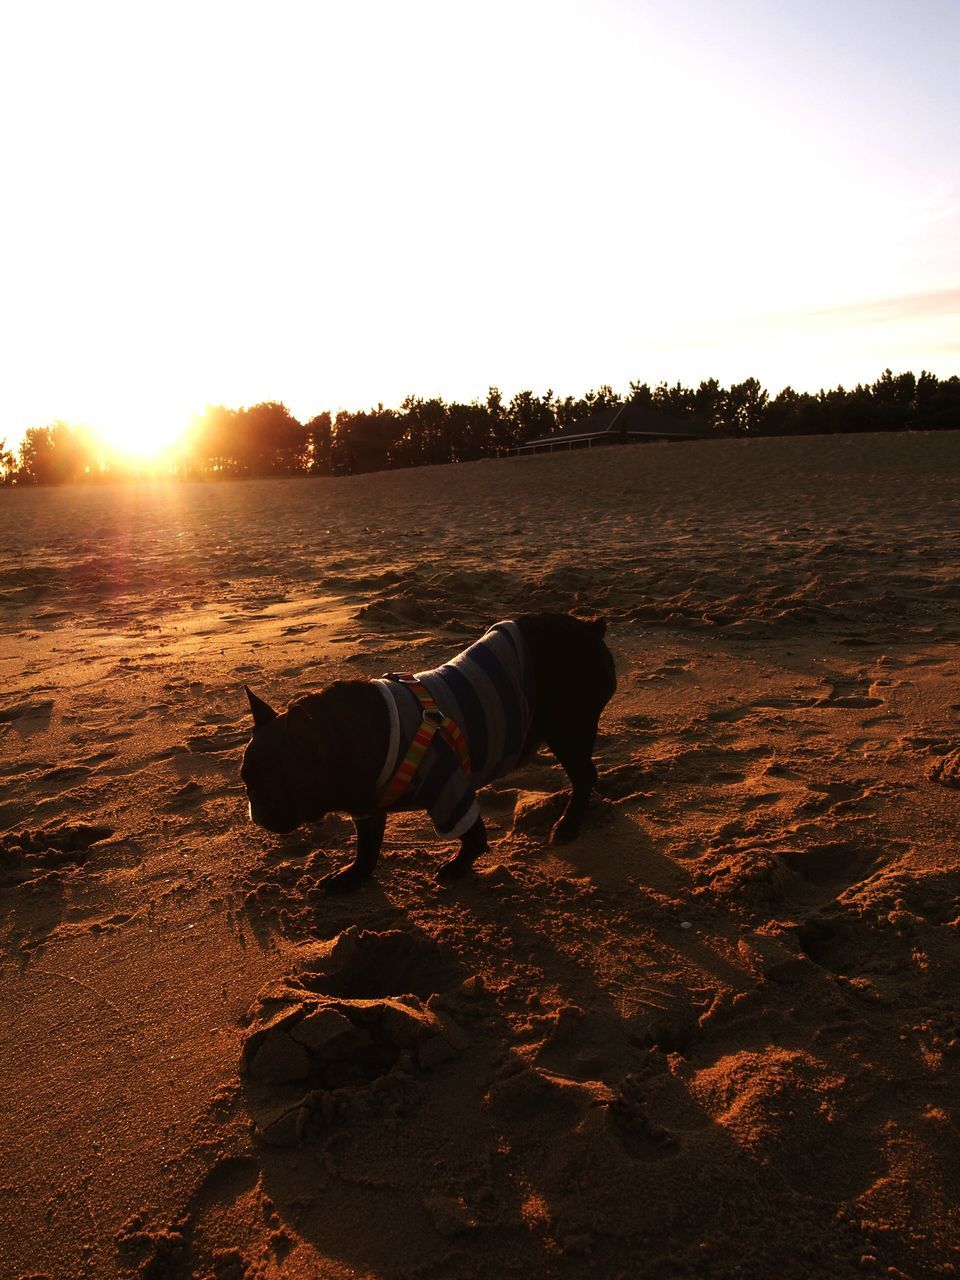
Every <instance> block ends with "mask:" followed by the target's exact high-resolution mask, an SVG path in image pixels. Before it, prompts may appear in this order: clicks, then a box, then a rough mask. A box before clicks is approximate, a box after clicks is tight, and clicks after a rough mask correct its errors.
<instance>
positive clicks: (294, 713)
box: [240, 613, 616, 892]
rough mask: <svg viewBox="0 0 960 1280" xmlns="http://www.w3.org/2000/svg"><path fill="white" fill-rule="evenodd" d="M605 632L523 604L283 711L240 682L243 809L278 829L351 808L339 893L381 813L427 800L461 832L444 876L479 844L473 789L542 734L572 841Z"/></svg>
mask: <svg viewBox="0 0 960 1280" xmlns="http://www.w3.org/2000/svg"><path fill="white" fill-rule="evenodd" d="M605 630H606V623H605V622H604V621H603V620H602V619H601V620H597V621H594V622H582V621H580V620H579V619H578V618H573V617H571V616H570V615H568V614H550V613H541V614H528V615H525V616H523V617H519V618H517V619H516V621H515V622H505V623H497V624H496V626H495V627H493V628H491V630H490V631H488V632H487V633H486V635H485V636H483V637H482V638H481V640H479V641H478V642H477V643H476V644H474V645H471V646H470V648H469V649H467V650H465V651H464V652H463V653H461V654H458V655H457V657H455V658H453V659H452V660H451V662H450V663H448V664H446V665H445V666H443V667H440V668H437V669H436V670H435V671H430V672H423V673H421V674H420V675H419V676H418V677H416V678H413V677H397V676H390V677H386V678H385V679H384V680H380V681H371V680H340V681H337V682H336V683H334V684H332V685H330V686H329V687H328V688H326V689H325V690H324V691H323V692H322V693H318V694H308V695H306V696H305V697H302V698H298V699H297V700H296V701H295V702H293V703H291V704H290V706H289V707H288V708H287V710H286V711H285V712H283V713H281V714H277V712H275V711H273V710H272V709H271V708H270V707H269V706H268V705H267V704H266V703H265V702H263V701H262V700H261V699H260V698H258V697H256V695H255V694H253V693H251V692H250V690H249V689H247V696H248V697H249V699H250V707H251V710H252V712H253V724H254V728H253V737H252V739H251V741H250V742H249V743H248V745H247V748H246V751H245V752H244V756H243V765H242V767H241V770H240V777H241V779H242V780H243V783H244V785H245V787H246V789H247V796H248V798H249V801H250V816H251V818H252V819H253V821H254V822H256V823H258V824H259V825H260V826H262V827H265V828H266V829H267V830H268V831H275V832H279V833H281V834H285V833H287V832H289V831H293V830H294V828H295V827H298V826H300V825H301V823H305V822H318V821H319V820H320V819H321V818H322V817H323V816H324V815H325V814H326V813H330V812H341V813H349V814H350V815H351V816H352V818H353V820H354V824H355V826H356V831H357V847H356V858H355V860H354V862H353V864H352V865H351V866H349V867H347V868H346V869H344V870H343V871H340V872H338V873H336V874H335V875H330V876H328V877H327V878H326V882H325V883H326V888H327V890H328V891H330V892H337V891H342V890H346V889H353V888H356V887H357V886H358V885H359V884H360V883H361V882H362V881H363V880H364V879H365V878H366V877H367V876H369V875H370V874H371V872H372V871H373V868H374V865H375V864H376V861H377V857H378V856H379V853H380V846H381V843H382V840H383V832H384V824H385V821H386V814H387V811H388V810H391V809H411V808H426V809H428V811H429V812H430V814H431V817H432V818H433V820H434V824H435V826H436V827H437V829H438V830H439V831H440V833H441V834H442V835H446V836H458V837H459V839H460V849H459V851H458V853H457V854H456V856H455V857H453V858H451V859H450V860H449V861H448V862H445V863H444V864H443V866H442V867H441V868H440V872H439V875H440V876H441V877H442V878H452V877H455V876H458V875H461V874H462V873H463V872H465V871H467V870H468V869H469V868H470V867H471V866H472V864H473V863H474V862H475V860H476V859H477V858H478V857H479V856H480V855H481V854H482V853H483V852H484V851H485V850H486V848H487V833H486V828H485V827H484V825H483V819H482V818H481V817H480V816H479V813H478V811H477V809H476V803H475V798H474V791H475V790H476V789H477V788H478V787H480V786H483V785H485V784H486V783H487V782H490V781H492V780H493V779H494V778H496V777H500V776H502V775H503V774H504V773H507V772H508V771H509V770H510V769H511V768H513V767H514V766H515V765H516V764H518V763H520V762H521V761H522V760H524V759H527V758H529V757H530V756H531V755H533V753H534V752H535V751H536V750H537V748H538V747H539V746H540V745H541V744H546V745H547V746H548V747H549V748H550V750H551V751H552V752H553V754H554V755H555V756H556V758H557V760H558V761H559V762H560V764H561V765H562V766H563V768H564V769H565V771H566V773H567V775H568V776H569V778H570V782H571V784H572V792H571V794H570V797H569V799H568V801H567V805H566V808H565V810H564V813H563V816H562V817H561V818H560V820H559V821H558V822H557V824H556V826H555V827H554V829H553V832H552V834H551V841H552V842H553V843H554V844H562V843H566V842H567V841H569V840H573V839H574V838H575V837H576V836H577V834H578V833H579V831H580V825H581V823H582V821H583V816H584V812H585V811H586V807H587V801H588V800H589V798H590V793H591V791H592V790H593V787H594V785H595V783H596V780H597V771H596V768H595V767H594V763H593V758H592V757H593V748H594V743H595V741H596V735H597V722H598V720H599V718H600V713H601V712H602V711H603V708H604V707H605V706H606V704H607V702H608V701H609V700H610V698H611V697H612V696H613V693H614V690H615V689H616V675H615V672H614V665H613V658H612V657H611V655H610V651H609V649H608V648H607V646H606V645H605V644H604V641H603V635H604V632H605ZM419 740H422V741H421V745H420V748H419V749H420V752H421V754H420V755H419V756H418V755H417V751H418V747H417V741H419Z"/></svg>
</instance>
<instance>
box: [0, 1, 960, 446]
mask: <svg viewBox="0 0 960 1280" xmlns="http://www.w3.org/2000/svg"><path fill="white" fill-rule="evenodd" d="M958 44H960V9H958V8H957V6H956V3H955V0H917V2H916V3H915V4H913V5H911V6H905V5H903V4H902V3H897V2H896V0H845V3H844V4H843V5H842V6H838V5H836V4H834V3H833V2H832V0H804V2H803V3H799V0H795V2H794V3H792V4H791V3H788V4H786V5H781V6H777V7H773V6H770V5H768V4H767V3H766V0H728V2H727V3H725V4H724V5H717V4H716V3H715V0H676V2H675V3H674V2H671V3H667V2H666V0H582V2H574V0H509V2H507V0H489V3H487V4H484V5H483V6H478V5H468V4H465V5H450V4H445V3H441V2H440V0H411V3H410V4H407V5H402V6H401V5H396V4H393V3H388V2H387V0H369V2H368V3H367V4H365V5H362V6H360V5H355V6H347V5H338V4H333V3H332V2H325V0H288V2H286V3H284V4H283V5H282V6H273V7H271V8H270V9H269V10H268V9H265V8H263V7H262V6H258V5H254V4H253V3H247V2H244V0H239V2H237V0H232V2H231V3H229V4H227V3H225V2H223V0H205V2H203V3H200V4H196V3H190V4H186V3H177V2H176V0H173V2H172V3H171V4H169V5H167V6H164V7H163V8H157V7H151V6H141V5H129V4H126V3H121V2H119V0H90V2H89V3H87V4H84V5H75V4H70V3H67V2H66V0H35V2H34V3H33V4H31V5H21V6H7V7H6V8H5V10H4V11H3V14H2V16H0V73H2V74H0V107H2V108H3V110H4V114H5V118H6V119H7V120H8V121H11V122H12V127H11V128H10V129H9V130H8V131H7V133H6V135H5V137H4V140H3V142H2V143H0V147H2V160H3V165H4V173H5V176H6V179H7V182H6V190H7V193H8V195H7V198H6V200H5V204H4V229H3V233H2V237H0V353H2V361H3V376H2V377H0V438H3V437H4V436H6V437H7V440H8V444H10V443H14V444H15V443H16V441H17V440H18V439H19V437H20V436H21V434H22V432H23V430H25V429H26V428H27V427H30V426H42V425H46V424H47V423H49V422H52V421H54V420H56V419H62V420H66V421H68V422H71V423H79V422H87V423H90V424H92V425H93V426H94V427H95V428H96V430H97V431H98V433H99V434H101V435H102V436H104V437H106V438H107V439H109V440H111V441H113V442H114V443H117V444H120V445H122V447H123V448H125V449H127V450H128V451H130V452H135V453H141V454H143V453H147V454H149V453H150V452H151V451H153V452H155V451H157V450H158V449H160V448H161V447H162V443H163V441H165V440H168V439H170V438H172V437H174V436H175V435H176V434H177V433H178V431H179V430H180V429H182V427H183V424H185V423H186V422H187V420H188V419H189V417H190V415H191V414H192V413H195V412H200V411H202V410H203V408H204V406H206V405H207V404H218V403H223V404H226V405H228V406H230V407H233V408H237V407H240V406H243V405H252V404H254V403H257V402H258V401H263V400H282V401H283V402H284V403H285V404H286V405H287V406H288V408H289V409H290V410H291V412H292V413H293V414H294V415H295V416H296V417H298V418H299V419H301V421H304V420H307V419H309V418H310V417H312V416H313V415H314V414H316V413H318V412H320V411H322V410H324V409H330V410H333V411H336V410H337V409H338V408H341V407H343V408H366V407H369V406H370V405H374V404H377V403H378V402H382V403H384V404H387V405H392V406H396V405H399V403H400V402H401V400H402V399H403V397H404V396H405V395H407V394H410V393H413V394H416V395H422V396H431V395H442V396H444V398H446V399H448V400H451V399H457V400H471V399H474V398H483V397H484V396H485V394H486V390H487V387H488V386H490V385H497V386H499V387H500V388H501V390H502V391H503V392H504V394H505V395H506V396H508V397H509V396H510V395H512V394H513V393H514V392H516V391H518V390H521V389H523V388H531V389H533V390H535V391H537V392H543V391H545V390H546V389H547V388H552V389H553V390H554V391H555V392H557V393H558V394H560V395H567V394H574V395H578V394H582V393H583V392H585V391H586V390H588V389H589V388H590V387H597V386H599V385H601V384H602V383H609V384H611V385H612V386H614V387H615V388H616V389H618V390H620V391H626V389H627V385H628V383H629V381H630V380H632V379H639V380H642V381H647V382H649V383H651V385H655V384H656V383H658V382H660V381H667V382H670V383H673V382H675V381H678V380H679V381H682V382H685V383H687V384H688V385H691V384H692V385H696V384H697V383H698V382H699V381H700V380H701V379H703V378H709V377H716V378H718V379H719V380H720V382H721V383H724V384H730V383H732V382H737V381H740V380H742V379H743V378H745V377H748V376H756V377H757V378H759V379H760V381H761V382H762V383H763V384H764V385H765V386H766V387H767V388H768V389H769V390H770V391H771V393H772V394H776V392H777V391H779V390H780V389H781V388H782V387H783V386H786V385H788V384H789V385H792V386H793V387H794V388H795V389H797V390H809V391H816V390H818V389H819V388H820V387H831V386H836V385H837V384H839V383H843V384H844V385H847V386H850V385H853V384H855V383H856V382H858V381H859V382H872V381H873V380H875V379H876V378H877V377H878V376H879V375H880V373H881V372H882V371H883V369H884V368H885V367H888V366H889V367H890V368H892V369H893V370H894V372H899V371H901V370H903V369H913V371H914V372H916V373H919V372H920V370H921V369H923V368H926V369H928V370H930V371H931V372H934V373H936V374H938V375H939V376H941V377H945V376H950V375H951V374H953V373H956V372H960V336H958V335H960V323H958V322H960V178H958V175H960V164H958V161H960V140H958V136H957V133H956V128H955V125H956V120H957V118H958V116H960V111H958V107H960V91H958V88H957V83H956V81H957V77H956V75H955V68H954V59H955V50H956V48H957V47H958Z"/></svg>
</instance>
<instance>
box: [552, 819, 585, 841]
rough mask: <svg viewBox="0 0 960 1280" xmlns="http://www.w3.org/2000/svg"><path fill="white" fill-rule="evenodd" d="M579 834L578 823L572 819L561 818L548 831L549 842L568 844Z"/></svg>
mask: <svg viewBox="0 0 960 1280" xmlns="http://www.w3.org/2000/svg"><path fill="white" fill-rule="evenodd" d="M579 834H580V823H579V822H578V821H577V820H576V819H574V820H571V819H569V818H561V819H560V821H559V822H558V823H557V825H556V826H555V827H554V828H553V830H552V831H551V832H550V843H551V844H570V842H571V841H572V840H576V838H577V836H578V835H579Z"/></svg>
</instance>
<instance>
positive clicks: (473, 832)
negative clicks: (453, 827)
mask: <svg viewBox="0 0 960 1280" xmlns="http://www.w3.org/2000/svg"><path fill="white" fill-rule="evenodd" d="M489 847H490V844H489V841H488V840H487V828H486V827H485V826H484V825H483V819H482V818H478V819H477V820H476V822H475V823H474V824H473V826H472V827H470V828H469V829H468V830H467V831H465V832H464V833H463V835H462V836H461V837H460V849H459V851H458V853H457V855H456V857H454V858H450V859H449V860H448V861H447V862H444V863H443V865H442V866H441V867H440V870H439V871H438V872H437V878H438V879H439V880H456V879H457V877H458V876H462V875H464V874H465V873H466V872H467V871H469V870H470V868H471V867H472V866H473V864H474V863H475V862H476V860H477V859H478V858H479V857H480V855H481V854H482V853H486V851H487V849H488V848H489Z"/></svg>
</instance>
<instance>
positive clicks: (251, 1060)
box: [241, 927, 476, 1145]
mask: <svg viewBox="0 0 960 1280" xmlns="http://www.w3.org/2000/svg"><path fill="white" fill-rule="evenodd" d="M456 975H457V967H456V965H455V964H453V963H451V962H449V961H447V960H446V959H445V957H444V955H443V952H442V951H441V949H440V948H439V947H438V946H437V945H436V944H435V943H434V942H433V941H432V940H430V939H426V938H417V937H414V936H413V935H411V934H408V933H404V932H401V931H399V930H391V931H388V932H386V933H377V932H373V931H369V930H366V931H363V932H360V931H359V930H358V929H357V928H356V927H353V928H351V929H348V930H346V931H345V932H344V933H343V934H341V935H339V936H338V937H337V938H336V939H335V940H334V941H333V942H332V943H329V944H327V945H326V946H325V947H321V948H318V949H316V950H314V951H313V952H312V953H310V954H309V955H308V956H306V957H304V959H303V961H302V963H301V965H300V966H299V967H298V969H297V973H296V978H295V979H294V980H293V981H292V982H287V983H281V984H280V985H278V986H274V987H273V988H271V989H270V990H268V991H265V992H264V993H262V994H261V997H260V1000H259V1004H258V1008H257V1011H256V1013H255V1014H254V1017H253V1020H252V1023H251V1027H250V1030H249V1031H248V1032H247V1034H246V1036H245V1039H244V1047H243V1057H242V1066H241V1070H242V1073H243V1074H244V1076H245V1077H246V1079H247V1082H248V1096H249V1101H250V1107H251V1111H252V1113H253V1115H254V1118H255V1124H256V1128H257V1132H258V1133H259V1135H260V1137H261V1138H262V1139H263V1140H264V1141H265V1142H268V1143H272V1144H274V1145H290V1144H292V1143H295V1142H300V1141H303V1140H307V1139H309V1138H310V1137H312V1136H316V1133H317V1132H318V1131H319V1130H321V1129H322V1128H323V1127H325V1126H328V1125H329V1124H331V1123H333V1122H334V1121H335V1120H342V1119H344V1118H345V1117H351V1116H352V1117H356V1116H357V1114H358V1113H359V1112H361V1111H369V1110H371V1109H372V1108H376V1109H377V1110H378V1111H380V1112H382V1113H383V1114H396V1108H397V1105H398V1103H399V1100H400V1099H401V1098H402V1097H403V1095H404V1094H405V1093H407V1092H408V1086H409V1084H410V1082H411V1078H412V1076H413V1075H414V1074H415V1073H416V1072H418V1071H422V1070H428V1069H430V1068H432V1067H436V1066H439V1065H440V1063H442V1062H446V1061H448V1060H449V1059H451V1058H454V1057H456V1056H457V1055H458V1054H459V1053H460V1052H461V1050H462V1049H463V1048H464V1046H465V1044H466V1042H467V1037H466V1035H465V1033H464V1031H463V1029H462V1028H461V1027H460V1025H459V1023H457V1022H456V1021H455V1020H454V1018H453V1017H452V1016H451V1015H450V1012H449V1003H445V1002H443V1001H442V1000H440V999H439V998H438V997H439V992H438V990H436V988H440V989H441V990H442V989H447V988H449V987H451V986H452V985H453V983H454V982H455V981H456ZM475 986H476V984H475V983H474V984H473V986H472V987H471V986H470V985H469V984H468V986H467V987H466V989H465V990H466V993H468V994H467V998H470V996H471V995H472V994H473V993H474V988H475ZM415 991H419V992H421V993H422V994H421V995H417V994H415ZM463 994H464V991H463V990H461V995H463ZM343 997H349V998H343ZM271 1086H278V1087H279V1088H271Z"/></svg>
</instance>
